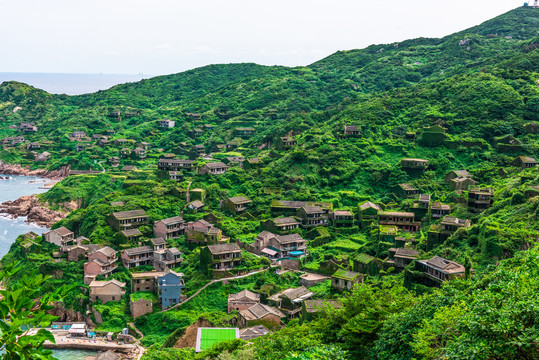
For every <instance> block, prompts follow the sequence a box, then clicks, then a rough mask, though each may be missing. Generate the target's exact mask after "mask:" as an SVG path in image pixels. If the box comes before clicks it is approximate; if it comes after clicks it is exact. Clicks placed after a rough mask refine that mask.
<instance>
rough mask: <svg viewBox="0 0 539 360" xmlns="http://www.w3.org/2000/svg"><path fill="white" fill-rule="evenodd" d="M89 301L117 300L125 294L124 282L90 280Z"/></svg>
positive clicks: (105, 301)
mask: <svg viewBox="0 0 539 360" xmlns="http://www.w3.org/2000/svg"><path fill="white" fill-rule="evenodd" d="M89 286H90V302H94V301H96V300H101V302H102V303H103V304H105V303H107V302H109V301H116V302H119V301H120V300H121V299H122V297H123V296H124V294H125V283H123V282H120V281H118V280H108V281H95V280H94V281H92V282H91V283H90V285H89Z"/></svg>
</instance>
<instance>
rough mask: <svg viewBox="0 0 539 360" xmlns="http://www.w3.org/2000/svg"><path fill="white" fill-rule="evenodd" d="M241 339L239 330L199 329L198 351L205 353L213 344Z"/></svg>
mask: <svg viewBox="0 0 539 360" xmlns="http://www.w3.org/2000/svg"><path fill="white" fill-rule="evenodd" d="M237 338H239V329H238V328H198V331H197V344H196V351H197V352H200V351H204V350H206V349H209V348H211V347H212V345H213V344H217V343H220V342H221V341H225V340H233V339H237Z"/></svg>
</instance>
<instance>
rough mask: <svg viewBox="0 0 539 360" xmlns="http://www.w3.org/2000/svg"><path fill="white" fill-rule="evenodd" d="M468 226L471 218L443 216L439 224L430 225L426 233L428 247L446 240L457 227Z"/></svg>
mask: <svg viewBox="0 0 539 360" xmlns="http://www.w3.org/2000/svg"><path fill="white" fill-rule="evenodd" d="M470 226H471V220H467V219H459V218H456V217H454V216H445V217H444V218H443V219H442V222H441V223H440V225H432V226H431V228H430V230H429V232H428V235H427V242H428V247H429V248H432V246H433V245H435V244H439V243H442V242H444V241H445V240H447V239H448V238H449V237H450V236H451V235H453V234H454V233H455V232H456V231H457V230H458V229H460V228H467V227H470Z"/></svg>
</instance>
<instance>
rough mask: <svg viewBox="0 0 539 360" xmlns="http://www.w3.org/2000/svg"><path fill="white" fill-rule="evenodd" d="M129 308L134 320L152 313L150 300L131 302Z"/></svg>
mask: <svg viewBox="0 0 539 360" xmlns="http://www.w3.org/2000/svg"><path fill="white" fill-rule="evenodd" d="M129 308H130V309H131V315H132V316H133V319H136V318H138V317H139V316H142V315H145V314H148V313H151V312H152V311H153V304H152V302H151V301H150V300H146V299H139V300H137V301H131V302H130V304H129Z"/></svg>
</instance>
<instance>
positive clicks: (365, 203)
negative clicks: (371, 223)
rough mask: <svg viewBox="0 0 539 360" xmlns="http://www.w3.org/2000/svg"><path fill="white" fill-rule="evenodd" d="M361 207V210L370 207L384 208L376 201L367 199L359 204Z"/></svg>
mask: <svg viewBox="0 0 539 360" xmlns="http://www.w3.org/2000/svg"><path fill="white" fill-rule="evenodd" d="M359 208H360V209H361V210H366V209H369V208H373V209H376V210H382V208H380V206H379V205H377V204H375V203H372V202H370V201H365V202H364V203H363V204H361V205H359Z"/></svg>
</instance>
